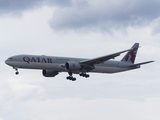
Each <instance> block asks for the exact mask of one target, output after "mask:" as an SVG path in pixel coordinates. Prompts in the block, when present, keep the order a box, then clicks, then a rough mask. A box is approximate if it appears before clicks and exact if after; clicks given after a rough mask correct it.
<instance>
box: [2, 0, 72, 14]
mask: <svg viewBox="0 0 160 120" xmlns="http://www.w3.org/2000/svg"><path fill="white" fill-rule="evenodd" d="M70 4H71V0H1V1H0V14H1V15H3V14H9V15H11V14H13V15H17V14H21V13H22V12H23V11H24V10H32V9H33V8H38V7H42V6H45V5H51V6H61V7H62V6H68V5H70Z"/></svg>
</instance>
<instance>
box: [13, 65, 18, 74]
mask: <svg viewBox="0 0 160 120" xmlns="http://www.w3.org/2000/svg"><path fill="white" fill-rule="evenodd" d="M13 69H15V71H16V72H15V74H16V75H18V74H19V72H18V68H17V67H13Z"/></svg>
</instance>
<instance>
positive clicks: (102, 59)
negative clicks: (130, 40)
mask: <svg viewBox="0 0 160 120" xmlns="http://www.w3.org/2000/svg"><path fill="white" fill-rule="evenodd" d="M130 50H132V49H128V50H124V51H121V52H117V53H114V54H110V55H106V56H102V57H98V58H94V59H89V60H84V61H80V62H79V63H80V64H81V65H95V64H100V63H103V62H105V61H107V60H110V59H114V58H115V57H117V56H119V55H120V54H121V53H124V52H127V51H130Z"/></svg>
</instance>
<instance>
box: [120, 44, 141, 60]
mask: <svg viewBox="0 0 160 120" xmlns="http://www.w3.org/2000/svg"><path fill="white" fill-rule="evenodd" d="M138 48H139V43H135V44H134V45H133V46H132V50H130V51H128V53H127V54H126V55H125V56H124V57H123V58H122V60H121V61H124V62H130V63H134V61H135V58H136V55H137V51H138Z"/></svg>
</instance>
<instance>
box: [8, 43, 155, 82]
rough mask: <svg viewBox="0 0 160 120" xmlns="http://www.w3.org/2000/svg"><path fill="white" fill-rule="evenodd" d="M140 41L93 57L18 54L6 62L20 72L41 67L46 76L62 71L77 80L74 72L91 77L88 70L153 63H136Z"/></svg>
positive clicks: (124, 68)
mask: <svg viewBox="0 0 160 120" xmlns="http://www.w3.org/2000/svg"><path fill="white" fill-rule="evenodd" d="M138 48H139V43H135V44H134V45H133V46H132V48H131V49H128V50H124V51H121V52H117V53H114V54H109V55H105V56H102V57H98V58H93V59H85V58H70V57H56V56H44V55H42V56H39V55H16V56H13V57H10V58H8V59H7V60H6V61H5V63H6V64H7V65H9V66H12V67H13V68H14V69H15V70H16V75H18V74H19V72H18V68H24V69H40V70H42V74H43V76H45V77H55V76H56V75H58V74H59V73H60V72H68V74H69V76H68V77H66V79H68V80H72V81H75V80H76V78H74V77H73V76H72V75H73V74H79V75H80V76H82V77H86V78H88V77H89V74H87V73H88V72H95V73H117V72H122V71H128V70H133V69H137V68H140V65H142V64H147V63H151V62H154V61H147V62H142V63H137V64H134V61H135V58H136V54H137V51H138ZM124 52H127V53H126V55H125V56H124V57H123V58H122V60H120V61H115V60H114V61H113V60H111V59H114V58H115V57H117V56H119V55H120V54H121V53H124Z"/></svg>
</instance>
